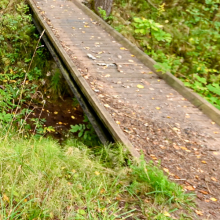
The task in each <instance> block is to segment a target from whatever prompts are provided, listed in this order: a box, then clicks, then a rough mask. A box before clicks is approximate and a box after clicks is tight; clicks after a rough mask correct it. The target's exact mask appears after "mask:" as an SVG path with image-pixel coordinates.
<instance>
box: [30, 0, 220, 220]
mask: <svg viewBox="0 0 220 220" xmlns="http://www.w3.org/2000/svg"><path fill="white" fill-rule="evenodd" d="M28 2H29V5H30V7H31V10H32V14H33V21H34V23H35V25H36V27H37V29H38V31H39V32H40V33H41V34H42V33H43V34H42V38H43V40H44V43H45V44H46V46H47V48H48V49H49V51H50V53H51V54H52V56H53V58H54V59H55V61H56V62H57V65H58V67H59V68H60V70H61V72H62V74H63V76H64V78H65V79H66V81H67V83H68V85H69V86H70V88H71V90H72V92H73V94H74V95H75V97H76V98H77V99H78V101H79V103H80V104H81V107H82V108H83V110H84V112H85V113H86V114H87V116H88V118H89V120H90V122H91V123H92V125H93V127H94V128H95V130H96V133H97V135H98V136H99V138H100V140H101V141H102V143H106V142H111V141H115V142H121V143H123V144H124V145H125V146H126V147H127V148H128V149H129V151H130V153H131V154H132V155H133V156H135V157H139V153H140V151H142V152H143V153H144V155H145V158H146V159H148V160H150V159H151V160H154V161H155V162H157V161H161V165H162V167H163V168H164V170H165V172H167V173H168V175H169V177H171V178H172V179H173V180H174V181H177V182H178V183H180V184H181V185H183V186H184V188H185V190H186V191H187V190H194V192H196V193H197V197H198V198H199V202H198V204H201V203H202V204H201V206H200V205H199V206H200V207H202V209H204V207H206V209H205V211H204V215H203V217H204V216H205V213H206V216H210V212H209V210H210V209H209V207H208V205H211V206H212V210H213V209H216V210H219V202H215V203H214V202H213V203H209V204H208V203H207V201H209V199H210V198H211V197H212V196H213V195H219V193H218V192H219V183H218V182H217V181H219V180H218V178H219V176H220V163H219V158H220V152H219V150H220V126H219V125H220V111H219V110H217V109H215V108H214V107H213V106H212V105H210V104H209V103H208V102H207V101H205V100H204V99H203V98H201V97H200V96H199V95H197V94H195V93H194V92H192V91H191V90H189V89H187V88H186V87H184V85H183V83H181V82H180V81H179V80H178V79H176V78H175V77H174V76H173V75H171V74H170V73H166V74H162V73H156V72H155V70H154V67H153V66H154V64H155V62H154V61H153V60H152V59H151V58H149V57H148V56H147V55H146V54H144V53H143V52H142V51H141V50H139V49H138V48H137V47H136V46H134V45H133V44H131V43H130V42H129V41H128V40H127V39H125V38H124V37H123V36H121V35H120V34H119V33H118V32H116V31H115V30H114V29H112V28H111V27H110V26H108V25H107V24H106V23H105V22H104V21H103V20H102V19H100V18H99V17H98V16H96V15H95V14H94V13H93V12H92V11H90V10H89V9H88V8H87V7H86V6H84V5H82V4H81V2H80V1H79V0H74V1H65V0H28ZM189 186H190V187H189ZM204 193H205V194H204ZM215 198H216V199H217V200H216V201H220V197H217V196H215ZM207 204H208V205H207ZM218 212H219V211H216V212H213V211H212V213H211V215H212V216H211V217H212V218H209V217H208V218H209V219H216V216H218Z"/></svg>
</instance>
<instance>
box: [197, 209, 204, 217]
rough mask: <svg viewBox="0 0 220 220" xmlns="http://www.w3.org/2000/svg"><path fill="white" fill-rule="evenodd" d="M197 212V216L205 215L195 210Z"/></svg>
mask: <svg viewBox="0 0 220 220" xmlns="http://www.w3.org/2000/svg"><path fill="white" fill-rule="evenodd" d="M195 212H196V214H197V215H200V216H202V215H203V213H202V211H199V210H195Z"/></svg>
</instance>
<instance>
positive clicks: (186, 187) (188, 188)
mask: <svg viewBox="0 0 220 220" xmlns="http://www.w3.org/2000/svg"><path fill="white" fill-rule="evenodd" d="M184 189H187V190H189V191H194V190H195V188H194V187H193V186H185V187H184Z"/></svg>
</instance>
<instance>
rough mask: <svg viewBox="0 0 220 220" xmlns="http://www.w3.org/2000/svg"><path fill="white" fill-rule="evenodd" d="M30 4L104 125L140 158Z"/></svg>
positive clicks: (117, 139)
mask: <svg viewBox="0 0 220 220" xmlns="http://www.w3.org/2000/svg"><path fill="white" fill-rule="evenodd" d="M28 4H29V5H30V7H31V8H32V10H33V12H34V13H35V15H36V17H37V18H38V21H39V23H40V24H41V26H42V27H43V28H44V29H45V32H46V34H47V37H48V38H49V39H50V41H51V42H52V44H53V46H54V48H55V49H56V51H57V52H58V54H59V56H60V57H61V59H62V61H63V62H64V64H65V65H66V67H67V68H68V70H69V71H70V73H71V75H72V77H73V78H74V80H75V82H76V83H77V84H78V86H79V87H80V88H81V90H82V92H83V94H84V95H85V97H86V98H87V99H88V101H89V103H90V105H91V106H92V107H93V109H94V110H95V112H96V113H97V116H98V117H99V118H100V119H101V121H102V123H103V124H104V125H105V126H106V127H107V129H108V130H109V132H110V133H111V134H112V136H113V138H114V140H115V141H116V142H120V143H122V144H123V145H125V146H126V147H127V149H128V150H129V152H130V153H131V155H132V156H134V157H135V158H139V157H140V154H139V153H138V151H137V150H136V149H135V148H134V146H133V145H132V143H131V142H130V141H129V140H128V138H127V137H126V136H125V134H124V133H123V131H122V130H121V128H120V127H119V126H118V125H117V124H116V123H115V121H114V120H113V118H112V117H111V116H110V115H109V113H108V112H107V111H106V109H105V108H104V106H103V105H102V104H101V102H100V101H99V100H98V98H97V97H96V95H95V93H94V92H93V90H92V89H91V87H90V86H89V85H88V83H87V82H86V80H85V79H84V78H83V77H82V75H81V73H80V72H79V71H78V70H77V67H76V66H75V64H74V63H73V62H72V60H71V59H70V57H69V56H68V54H67V53H66V51H65V50H64V49H63V47H62V45H61V43H60V42H59V41H58V39H57V38H56V36H55V35H54V33H53V32H52V30H51V29H50V27H49V26H48V24H47V23H46V22H45V20H44V19H43V17H42V16H41V15H40V14H39V11H38V9H37V7H36V5H35V3H34V2H33V0H28Z"/></svg>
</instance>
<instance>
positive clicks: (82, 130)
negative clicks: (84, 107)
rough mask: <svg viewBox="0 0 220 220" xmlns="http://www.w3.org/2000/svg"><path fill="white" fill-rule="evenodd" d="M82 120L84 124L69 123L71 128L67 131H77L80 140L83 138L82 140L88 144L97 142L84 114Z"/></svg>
mask: <svg viewBox="0 0 220 220" xmlns="http://www.w3.org/2000/svg"><path fill="white" fill-rule="evenodd" d="M83 122H84V123H85V124H78V125H70V127H71V129H70V130H69V131H70V132H72V133H78V137H79V138H80V140H83V142H84V143H85V144H87V145H89V146H91V144H92V143H94V144H93V145H95V144H98V142H99V141H98V137H97V135H96V133H95V130H94V128H93V127H92V124H91V123H90V122H89V120H88V118H87V117H86V116H84V120H83Z"/></svg>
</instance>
